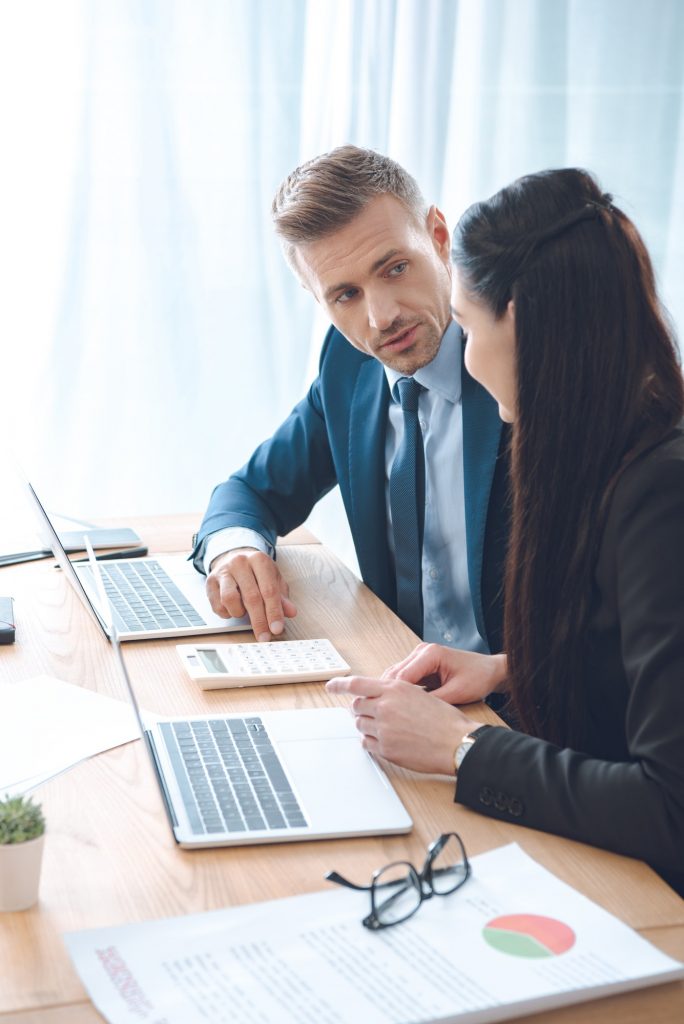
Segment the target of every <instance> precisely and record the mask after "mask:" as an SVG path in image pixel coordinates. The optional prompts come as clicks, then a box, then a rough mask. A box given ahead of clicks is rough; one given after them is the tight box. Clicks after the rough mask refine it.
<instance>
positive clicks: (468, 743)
mask: <svg viewBox="0 0 684 1024" xmlns="http://www.w3.org/2000/svg"><path fill="white" fill-rule="evenodd" d="M491 728H492V726H491V725H480V726H478V727H477V729H473V731H472V732H469V733H466V735H465V736H464V737H463V739H462V740H461V742H460V743H459V745H458V746H457V747H456V750H455V751H454V771H455V773H456V775H458V769H459V768H460V767H461V765H462V764H463V760H464V758H465V756H466V754H467V753H468V751H469V750H470V748H471V747H473V746H474V745H475V741H476V740H477V737H478V736H479V735H480V734H481V733H483V732H484V731H485V729H491Z"/></svg>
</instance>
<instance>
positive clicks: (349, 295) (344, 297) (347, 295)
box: [335, 288, 356, 304]
mask: <svg viewBox="0 0 684 1024" xmlns="http://www.w3.org/2000/svg"><path fill="white" fill-rule="evenodd" d="M355 295H356V288H347V290H346V292H342V294H341V295H338V296H337V298H336V299H335V302H339V303H342V304H344V303H345V302H349V300H350V299H353V298H354V296H355Z"/></svg>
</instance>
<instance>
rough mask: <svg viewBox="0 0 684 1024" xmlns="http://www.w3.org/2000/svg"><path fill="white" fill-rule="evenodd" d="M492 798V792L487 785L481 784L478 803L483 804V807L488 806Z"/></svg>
mask: <svg viewBox="0 0 684 1024" xmlns="http://www.w3.org/2000/svg"><path fill="white" fill-rule="evenodd" d="M493 800H494V794H493V793H492V791H491V789H490V788H489V786H483V787H482V789H481V790H480V803H481V804H484V805H485V807H489V806H490V804H491V803H492V802H493Z"/></svg>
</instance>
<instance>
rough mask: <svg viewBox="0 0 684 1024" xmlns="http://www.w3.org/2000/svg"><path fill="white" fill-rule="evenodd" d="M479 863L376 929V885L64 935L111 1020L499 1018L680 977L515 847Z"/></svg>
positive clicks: (376, 1023) (201, 1023)
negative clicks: (449, 891)
mask: <svg viewBox="0 0 684 1024" xmlns="http://www.w3.org/2000/svg"><path fill="white" fill-rule="evenodd" d="M472 863H473V876H472V878H471V879H470V880H469V881H468V882H467V883H466V885H465V886H464V887H463V888H462V889H460V890H459V891H458V892H457V893H455V894H453V895H452V896H448V897H435V898H433V899H430V900H428V901H427V902H425V903H424V905H423V906H422V907H421V908H420V910H419V911H418V913H417V914H416V915H415V916H414V917H413V918H411V919H410V920H409V921H406V922H405V923H403V924H401V925H398V926H396V927H393V928H388V929H386V930H383V931H380V932H369V931H368V930H367V929H365V928H364V927H363V926H362V924H361V918H362V917H363V916H364V915H365V914H366V913H367V912H368V909H369V908H368V894H367V893H355V892H352V891H349V890H331V891H327V892H322V893H315V894H313V895H307V896H299V897H292V898H289V899H286V900H277V901H272V902H268V903H260V904H253V905H251V906H246V907H236V908H232V909H227V910H220V911H214V912H212V913H208V914H197V915H193V916H189V917H184V918H183V917H181V918H171V919H166V920H163V921H150V922H146V923H143V924H132V925H126V926H123V927H117V928H103V929H98V930H92V931H83V932H72V933H70V934H68V935H67V936H65V941H66V944H67V947H68V949H69V952H70V954H71V957H72V959H73V961H74V964H75V966H76V969H77V970H78V973H79V975H80V977H81V979H82V981H83V983H84V984H85V986H86V988H87V989H88V992H89V993H90V996H91V998H92V1000H93V1002H94V1003H95V1005H96V1007H97V1008H98V1010H99V1011H100V1013H102V1014H103V1016H104V1017H105V1018H106V1019H107V1020H108V1021H110V1022H111V1024H124V1022H130V1021H133V1020H135V1021H152V1022H154V1024H206V1022H207V1021H211V1022H212V1024H223V1022H234V1024H269V1022H273V1024H347V1022H350V1024H361V1022H362V1024H401V1022H414V1024H415V1022H437V1021H439V1022H449V1021H459V1022H465V1021H468V1022H474V1021H478V1022H485V1021H498V1020H505V1019H509V1018H512V1017H515V1016H520V1015H522V1014H525V1013H531V1012H534V1011H535V1010H541V1009H544V1008H550V1007H553V1006H562V1005H567V1004H570V1003H574V1002H580V1001H583V1000H587V999H592V998H596V997H598V996H600V995H609V994H613V993H615V992H619V991H626V990H629V989H632V988H637V987H641V986H644V985H651V984H657V983H659V982H663V981H667V980H674V979H675V978H682V977H684V967H683V966H682V965H681V964H678V963H677V962H676V961H674V960H672V959H670V958H669V957H667V956H665V955H664V954H662V953H660V952H659V951H658V950H657V949H655V947H653V946H651V945H650V944H649V943H648V942H646V941H645V940H644V939H642V938H641V937H640V936H639V935H638V934H637V933H636V932H634V931H633V930H632V929H630V928H628V927H627V926H626V925H624V924H622V923H621V922H620V921H618V920H617V919H616V918H615V917H613V916H611V915H610V914H608V913H606V911H604V910H602V909H601V908H600V907H598V906H597V905H596V904H594V903H592V902H591V901H590V900H588V899H587V898H586V897H584V896H582V895H581V894H580V893H578V892H576V891H575V890H574V889H572V888H571V887H570V886H567V885H565V884H564V883H563V882H561V881H559V880H558V879H557V878H556V877H555V876H554V875H552V874H551V873H550V872H548V871H546V870H545V869H544V868H542V867H541V866H540V865H539V864H537V863H536V862H535V861H533V860H532V859H531V858H530V857H528V856H527V854H525V853H524V852H523V851H522V850H521V849H520V848H519V847H518V846H517V845H516V844H511V845H509V846H505V847H501V848H500V849H498V850H492V851H490V852H489V853H485V854H481V855H480V856H478V857H474V858H473V861H472ZM376 866H377V865H376ZM331 867H333V865H331ZM371 867H372V866H371V865H369V874H370V868H371ZM359 881H363V880H361V879H359ZM512 915H516V916H515V917H512ZM502 917H503V918H504V921H501V920H498V919H500V918H502ZM497 921H498V923H497V924H495V922H497ZM531 936H536V938H534V939H533V938H531ZM532 952H535V953H536V954H538V955H535V956H532V955H531V953H532ZM539 954H543V955H539Z"/></svg>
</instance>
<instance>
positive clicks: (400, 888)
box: [373, 861, 421, 925]
mask: <svg viewBox="0 0 684 1024" xmlns="http://www.w3.org/2000/svg"><path fill="white" fill-rule="evenodd" d="M373 897H374V906H375V916H376V917H377V919H378V921H379V922H380V923H381V924H383V925H388V924H397V923H398V922H399V921H404V920H405V919H406V918H407V917H410V916H411V914H414V913H415V912H416V910H417V909H418V907H419V906H420V901H421V892H420V879H419V878H418V875H417V873H416V870H415V868H414V867H413V866H412V865H411V864H406V863H405V862H403V861H402V862H400V863H398V864H388V866H387V867H386V868H383V870H382V871H380V872H379V873H378V875H377V876H376V878H375V882H374V885H373Z"/></svg>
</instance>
